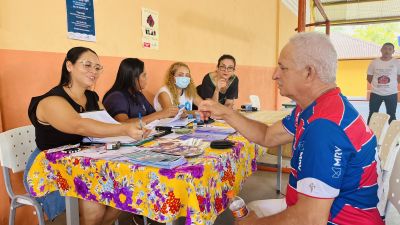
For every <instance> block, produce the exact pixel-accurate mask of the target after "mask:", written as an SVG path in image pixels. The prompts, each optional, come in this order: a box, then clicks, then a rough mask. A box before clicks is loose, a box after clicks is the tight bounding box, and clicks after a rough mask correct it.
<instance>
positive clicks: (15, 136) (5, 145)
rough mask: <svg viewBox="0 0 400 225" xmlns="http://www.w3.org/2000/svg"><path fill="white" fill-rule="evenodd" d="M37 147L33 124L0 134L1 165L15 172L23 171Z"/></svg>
mask: <svg viewBox="0 0 400 225" xmlns="http://www.w3.org/2000/svg"><path fill="white" fill-rule="evenodd" d="M35 148H36V142H35V128H34V127H33V126H32V125H30V126H24V127H19V128H15V129H12V130H8V131H5V132H3V133H1V134H0V160H1V165H2V166H4V167H7V168H10V169H11V170H12V171H13V173H16V172H20V171H23V170H24V169H25V167H26V163H27V161H28V158H29V156H30V155H31V153H32V152H33V151H34V150H35Z"/></svg>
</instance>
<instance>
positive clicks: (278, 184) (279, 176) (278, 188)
mask: <svg viewBox="0 0 400 225" xmlns="http://www.w3.org/2000/svg"><path fill="white" fill-rule="evenodd" d="M277 163H278V165H277V167H278V168H277V171H276V172H277V173H278V174H277V176H276V193H277V194H280V193H281V181H282V145H279V147H278V162H277Z"/></svg>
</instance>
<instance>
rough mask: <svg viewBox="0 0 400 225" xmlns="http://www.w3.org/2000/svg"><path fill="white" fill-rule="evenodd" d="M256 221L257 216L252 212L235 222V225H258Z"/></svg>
mask: <svg viewBox="0 0 400 225" xmlns="http://www.w3.org/2000/svg"><path fill="white" fill-rule="evenodd" d="M257 221H258V217H257V215H256V214H255V213H254V212H253V211H250V212H249V215H247V216H246V217H245V218H243V219H237V220H235V225H260V224H259V222H257Z"/></svg>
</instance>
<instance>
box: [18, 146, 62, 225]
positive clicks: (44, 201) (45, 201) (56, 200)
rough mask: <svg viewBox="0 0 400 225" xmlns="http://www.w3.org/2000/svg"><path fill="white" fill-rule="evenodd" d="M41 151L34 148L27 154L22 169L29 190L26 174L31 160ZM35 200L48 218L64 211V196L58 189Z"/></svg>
mask: <svg viewBox="0 0 400 225" xmlns="http://www.w3.org/2000/svg"><path fill="white" fill-rule="evenodd" d="M40 152H41V151H40V150H39V149H38V148H36V149H35V151H33V152H32V154H31V155H30V156H29V159H28V162H27V163H26V168H25V171H24V186H25V189H26V190H27V192H28V193H30V192H29V186H28V180H27V175H28V172H29V170H30V169H31V167H32V164H33V162H34V161H35V159H36V157H37V156H38V154H39V153H40ZM35 199H36V201H38V202H39V203H40V205H42V207H43V209H44V212H45V213H46V215H47V217H48V218H49V219H50V220H54V219H55V218H56V217H57V216H58V215H60V214H61V213H63V212H64V211H65V197H64V196H61V195H60V192H59V191H53V192H51V193H49V194H47V195H46V196H43V197H37V198H35Z"/></svg>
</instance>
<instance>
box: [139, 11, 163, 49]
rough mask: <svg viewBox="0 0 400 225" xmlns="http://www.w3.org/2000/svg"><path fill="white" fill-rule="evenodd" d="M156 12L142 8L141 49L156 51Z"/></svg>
mask: <svg viewBox="0 0 400 225" xmlns="http://www.w3.org/2000/svg"><path fill="white" fill-rule="evenodd" d="M158 39H159V33H158V12H156V11H153V10H151V9H146V8H142V44H143V48H150V49H158V44H159V43H158Z"/></svg>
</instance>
